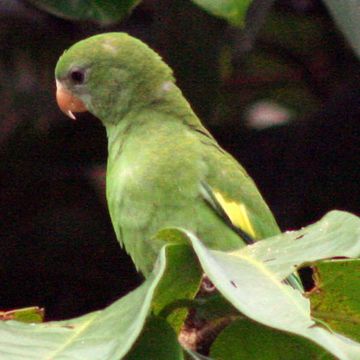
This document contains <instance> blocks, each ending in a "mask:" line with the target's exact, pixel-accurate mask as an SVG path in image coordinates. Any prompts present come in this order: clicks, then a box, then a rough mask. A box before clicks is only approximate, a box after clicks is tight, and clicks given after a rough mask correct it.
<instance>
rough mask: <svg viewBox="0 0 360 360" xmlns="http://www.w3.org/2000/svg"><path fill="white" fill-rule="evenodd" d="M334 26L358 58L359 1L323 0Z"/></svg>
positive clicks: (359, 34) (359, 50)
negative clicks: (341, 33) (334, 23)
mask: <svg viewBox="0 0 360 360" xmlns="http://www.w3.org/2000/svg"><path fill="white" fill-rule="evenodd" d="M324 2H325V5H326V7H327V8H328V9H329V11H330V14H331V15H332V16H333V18H334V20H335V22H336V24H337V25H338V26H339V28H340V30H341V31H342V32H343V33H344V35H345V36H346V38H347V40H348V41H349V43H350V44H351V46H352V47H353V49H354V50H355V52H356V54H357V56H358V57H360V11H359V6H360V4H359V0H324Z"/></svg>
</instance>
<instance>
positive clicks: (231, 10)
mask: <svg viewBox="0 0 360 360" xmlns="http://www.w3.org/2000/svg"><path fill="white" fill-rule="evenodd" d="M192 1H193V2H194V3H195V4H196V5H198V6H200V7H201V8H203V9H204V10H205V11H207V12H208V13H210V14H212V15H214V16H217V17H220V18H223V19H225V20H227V21H228V22H229V23H230V24H232V25H234V26H241V27H242V26H244V23H245V16H246V12H247V10H248V8H249V6H250V4H251V2H252V0H219V1H214V0H192Z"/></svg>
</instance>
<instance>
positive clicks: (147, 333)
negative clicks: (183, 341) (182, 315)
mask: <svg viewBox="0 0 360 360" xmlns="http://www.w3.org/2000/svg"><path fill="white" fill-rule="evenodd" d="M139 359H146V360H169V359H173V360H183V359H184V355H183V351H182V348H181V346H180V344H179V342H178V341H177V336H176V333H175V332H174V330H173V329H172V328H171V326H170V325H169V323H167V322H166V321H165V320H164V319H162V318H159V317H150V319H149V320H148V321H147V323H146V325H145V328H144V330H143V332H142V333H141V335H140V337H139V339H138V340H137V341H136V344H135V345H134V348H133V350H131V352H130V353H129V354H128V355H127V356H126V360H139Z"/></svg>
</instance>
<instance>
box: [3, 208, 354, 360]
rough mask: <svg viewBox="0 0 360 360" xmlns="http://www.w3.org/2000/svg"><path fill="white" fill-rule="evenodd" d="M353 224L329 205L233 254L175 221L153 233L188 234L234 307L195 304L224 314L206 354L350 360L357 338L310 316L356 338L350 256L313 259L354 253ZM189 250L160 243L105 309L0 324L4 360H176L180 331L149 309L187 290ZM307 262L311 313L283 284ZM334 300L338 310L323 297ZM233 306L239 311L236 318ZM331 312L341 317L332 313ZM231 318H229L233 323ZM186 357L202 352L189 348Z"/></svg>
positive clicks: (192, 274)
mask: <svg viewBox="0 0 360 360" xmlns="http://www.w3.org/2000/svg"><path fill="white" fill-rule="evenodd" d="M359 224H360V219H359V218H357V217H356V216H354V215H351V214H348V213H344V212H336V211H333V212H331V213H329V214H328V215H326V216H325V217H324V218H323V219H322V220H320V221H319V222H318V223H316V224H313V225H310V226H308V227H306V228H304V229H301V230H299V231H294V232H288V233H285V234H282V235H279V236H276V237H274V238H270V239H265V240H264V241H262V242H259V243H256V244H254V245H251V246H248V247H246V248H242V249H240V250H238V251H235V252H231V253H226V252H221V251H215V250H210V249H207V248H205V247H204V245H203V244H202V243H201V241H200V240H199V239H198V238H196V237H195V236H194V235H193V234H190V233H187V232H186V231H182V232H181V231H180V230H179V229H174V230H170V229H167V230H166V231H164V232H162V234H160V236H162V237H163V236H164V234H169V235H170V234H171V233H172V235H171V238H172V239H178V240H180V239H181V238H182V240H183V241H185V240H186V239H187V241H190V243H191V245H192V247H193V250H194V251H195V254H196V257H197V259H198V261H199V262H200V264H201V267H202V269H203V270H204V271H205V272H206V274H207V275H208V276H209V278H210V279H211V281H212V282H213V284H214V285H215V286H216V288H217V289H218V291H219V292H220V293H221V294H222V296H223V297H224V298H225V299H227V300H228V301H229V302H231V303H232V305H233V307H229V305H228V304H227V303H226V302H223V300H221V301H219V299H220V297H215V298H214V297H210V298H209V299H210V300H209V304H210V305H209V304H208V305H205V303H206V301H207V300H206V297H205V298H203V299H202V300H201V299H199V301H198V302H197V304H196V306H195V308H196V307H197V308H201V307H202V305H201V304H204V306H203V314H202V316H203V317H204V318H206V317H207V319H208V320H209V319H210V322H211V320H212V319H214V318H226V317H228V319H229V320H230V321H229V322H230V325H229V326H228V327H227V328H226V329H225V330H224V331H222V332H221V333H220V335H219V336H218V338H217V339H216V340H215V342H214V343H213V345H212V347H211V349H210V353H211V356H213V357H214V358H216V359H226V360H228V359H240V358H250V357H252V356H254V354H256V358H259V359H261V358H264V359H265V358H266V359H272V358H274V359H277V358H284V359H285V358H297V359H302V358H304V359H305V358H306V356H307V355H308V354H313V356H312V358H316V357H318V358H320V357H321V358H324V357H323V356H325V357H326V358H330V357H329V356H330V355H329V354H328V353H330V354H333V355H335V356H336V357H337V358H339V359H351V360H356V359H358V358H359V356H360V344H358V343H356V342H353V341H351V340H350V339H348V338H345V337H343V336H341V335H339V334H337V333H335V332H330V331H329V330H328V328H327V327H324V322H323V321H321V322H319V321H318V320H319V319H320V317H319V316H318V315H324V313H325V312H326V313H327V314H328V316H321V318H322V320H326V321H327V322H328V324H330V325H331V326H333V327H334V329H336V330H338V331H340V332H342V333H343V334H349V335H353V336H354V337H356V335H355V334H356V328H355V327H353V326H352V327H349V326H348V325H349V324H348V322H349V321H348V318H349V317H350V318H351V320H352V322H353V323H357V325H358V321H357V319H358V314H359V304H358V297H357V295H356V292H355V293H354V294H353V296H352V295H350V291H349V290H350V289H351V286H350V285H351V284H352V285H354V282H355V280H356V276H357V275H353V274H356V272H355V267H354V266H356V265H357V266H358V263H357V262H356V261H354V260H349V261H332V262H331V261H326V262H322V261H320V262H319V261H317V260H319V259H322V258H323V257H328V256H335V255H336V254H338V255H340V256H343V254H346V256H348V257H357V256H359V255H360V236H359V228H360V225H359ZM183 241H182V242H183ZM180 242H181V241H180ZM284 249H285V250H284ZM196 257H195V256H194V255H193V253H192V252H191V251H190V248H189V247H188V245H186V244H181V243H180V244H170V245H167V246H166V247H164V248H163V249H162V251H161V254H160V256H159V259H158V262H157V264H156V266H155V269H154V272H153V273H152V275H151V276H150V277H149V278H148V279H147V280H146V281H145V282H144V283H143V285H141V286H140V287H138V288H137V289H136V290H134V291H133V292H131V293H130V294H128V295H127V296H125V297H123V298H122V299H120V300H118V301H117V302H115V303H114V304H112V305H111V306H109V307H108V308H106V309H105V310H102V311H96V312H93V313H90V314H88V315H85V316H82V317H80V318H76V319H72V320H68V321H60V322H50V323H44V324H37V325H35V324H23V323H19V322H16V321H4V322H1V323H0V353H1V354H2V355H3V356H6V359H10V360H13V359H14V360H15V359H23V358H28V359H31V358H34V359H35V358H36V359H48V358H51V359H55V360H56V359H61V358H65V357H69V358H72V359H84V358H86V359H102V360H107V359H111V360H112V359H114V360H115V359H119V358H123V357H124V356H125V355H126V354H128V355H127V356H128V357H127V359H137V358H146V359H165V358H166V356H170V355H169V354H171V358H173V359H183V358H184V354H183V353H182V350H181V348H180V345H179V344H178V342H177V340H176V333H175V331H174V329H173V327H175V329H178V328H179V323H178V322H175V323H174V322H173V323H172V324H171V322H172V321H171V319H172V318H171V317H167V318H168V319H170V320H169V321H166V319H165V318H161V317H156V316H155V317H154V316H149V315H150V314H151V311H152V312H153V313H154V312H155V313H157V314H160V316H161V310H163V309H164V307H166V306H168V305H169V304H170V303H171V302H176V301H179V300H183V299H184V296H185V297H188V298H189V299H191V298H192V297H193V296H194V291H195V290H196V287H195V286H194V285H195V284H196V285H197V283H198V281H199V275H200V272H199V270H198V263H197V261H196ZM308 262H312V263H314V262H315V265H316V267H317V269H318V273H319V275H318V276H319V277H320V278H321V279H322V280H321V281H320V283H319V286H320V287H319V289H320V296H318V297H317V298H315V299H314V303H313V312H314V316H315V319H316V320H314V319H313V318H312V317H311V314H310V301H309V300H308V299H307V298H305V297H304V296H303V295H302V294H301V293H300V292H299V291H298V290H294V289H293V288H291V287H290V286H288V285H285V284H284V283H282V282H281V280H282V279H284V278H286V277H287V276H288V274H289V272H291V271H292V270H293V269H294V265H296V266H297V267H299V266H301V265H302V264H306V263H308ZM187 268H191V269H190V270H189V269H188V270H186V269H187ZM348 276H349V278H347V277H348ZM186 278H188V281H189V287H190V290H191V291H189V290H188V288H187V284H186V282H185V279H186ZM194 279H195V280H194ZM327 279H331V280H327ZM178 280H179V281H178ZM322 293H325V294H326V293H329V294H331V295H326V296H323V295H322ZM315 294H316V292H315ZM314 296H315V295H312V297H311V298H313V297H314ZM214 299H215V301H214ZM339 301H340V304H341V305H340V312H338V308H337V307H336V308H334V309H333V308H332V305H331V304H339ZM202 302H203V303H202ZM211 303H212V304H211ZM234 309H237V310H238V311H240V312H241V314H240V313H238V316H236V315H235V313H234ZM345 309H347V312H346V314H345ZM335 310H336V312H335ZM330 312H332V313H333V314H338V315H339V316H337V317H336V315H334V316H335V318H334V316H333V317H331V316H329V313H330ZM206 313H207V314H208V316H206ZM234 315H235V316H234ZM244 315H245V316H246V317H244ZM325 315H326V314H325ZM177 319H179V318H177ZM234 319H235V320H236V319H237V320H236V321H235V322H234V321H233V320H234ZM249 319H252V320H253V321H254V320H255V321H256V322H255V323H254V322H253V321H250V320H249ZM265 325H266V326H265ZM353 325H354V324H353ZM274 328H275V329H278V330H274ZM279 330H282V331H285V332H282V331H279ZM290 333H291V334H290ZM297 335H300V337H299V336H297ZM304 337H305V338H307V339H308V340H306V339H304ZM30 343H31V346H28V344H30ZM314 343H316V344H317V345H315V344H314ZM130 350H131V351H130ZM325 350H326V353H325ZM129 351H130V353H129ZM145 354H146V355H145ZM249 354H252V355H249ZM324 354H325V355H324ZM145 356H146V357H145ZM188 356H190V355H189V354H188ZM191 356H192V358H195V359H196V358H201V357H200V356H201V355H199V356H197V355H196V353H192V355H191ZM264 356H265V357H264ZM307 358H308V357H307Z"/></svg>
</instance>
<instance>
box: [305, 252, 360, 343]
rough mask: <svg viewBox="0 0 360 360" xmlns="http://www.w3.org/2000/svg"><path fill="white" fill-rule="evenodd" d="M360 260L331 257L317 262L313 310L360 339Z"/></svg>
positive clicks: (318, 315)
mask: <svg viewBox="0 0 360 360" xmlns="http://www.w3.org/2000/svg"><path fill="white" fill-rule="evenodd" d="M359 277H360V260H358V259H356V260H331V261H324V262H321V263H319V264H317V265H316V268H315V283H316V287H315V289H314V290H313V291H312V292H311V293H310V299H311V306H312V313H313V316H314V317H315V318H318V319H322V320H324V321H325V322H327V323H328V324H329V325H330V326H331V328H332V329H334V330H336V331H338V332H340V333H342V334H344V335H346V336H349V337H351V338H352V339H354V340H356V341H360V301H359V299H360V287H359Z"/></svg>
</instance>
